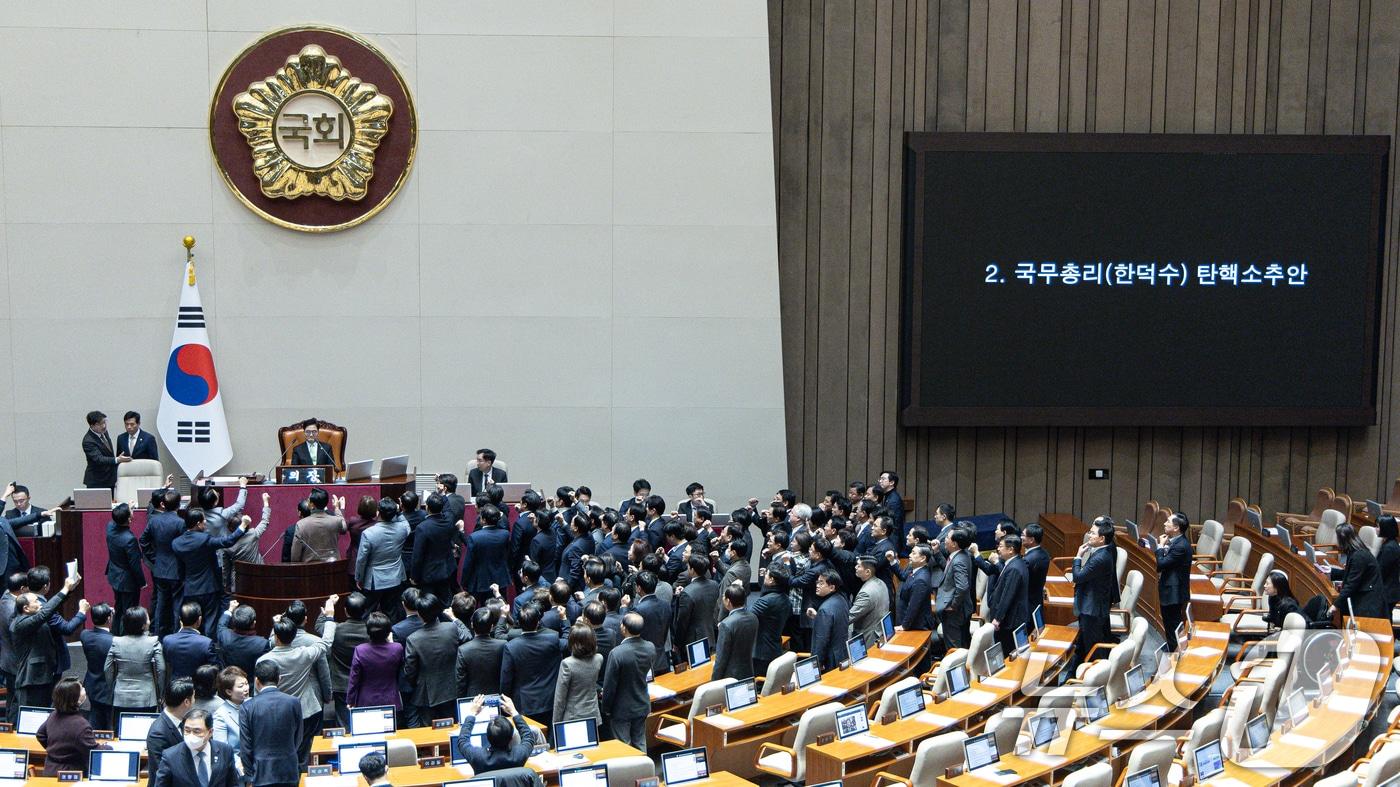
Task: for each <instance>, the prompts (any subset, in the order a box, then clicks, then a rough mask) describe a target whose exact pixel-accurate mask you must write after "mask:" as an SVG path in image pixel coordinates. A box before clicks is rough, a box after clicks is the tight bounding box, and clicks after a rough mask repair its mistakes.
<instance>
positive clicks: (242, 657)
mask: <svg viewBox="0 0 1400 787" xmlns="http://www.w3.org/2000/svg"><path fill="white" fill-rule="evenodd" d="M228 623H229V614H228V613H227V612H222V613H220V614H219V625H218V627H217V628H216V630H215V631H214V635H215V636H216V637H218V638H219V660H220V662H222V663H223V664H224V666H227V667H239V668H241V669H242V670H243V671H244V672H246V673H247V674H249V675H252V674H253V667H255V666H256V665H257V663H258V657H259V656H261V655H262V654H264V653H266V652H267V651H268V650H269V649H270V648H271V647H272V646H271V645H268V644H267V639H266V638H264V637H259V636H257V635H256V634H239V633H238V632H236V631H233V630H232V629H230V628H229V627H228Z"/></svg>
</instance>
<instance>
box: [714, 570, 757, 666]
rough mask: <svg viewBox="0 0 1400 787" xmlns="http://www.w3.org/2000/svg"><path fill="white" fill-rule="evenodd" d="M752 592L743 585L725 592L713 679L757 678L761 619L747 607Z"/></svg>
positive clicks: (733, 586)
mask: <svg viewBox="0 0 1400 787" xmlns="http://www.w3.org/2000/svg"><path fill="white" fill-rule="evenodd" d="M748 597H749V591H748V590H747V589H746V588H744V587H743V586H741V585H730V586H729V587H726V588H725V589H724V596H723V601H722V602H721V603H723V604H724V612H725V616H724V619H723V620H721V621H720V622H719V633H718V635H717V639H716V641H715V662H714V666H713V668H712V669H711V672H710V674H711V675H712V677H711V680H719V679H721V678H733V679H735V680H745V679H747V678H752V677H753V676H754V671H753V662H754V659H753V653H754V644H755V643H756V642H757V641H758V618H757V617H756V616H755V615H754V614H753V612H751V611H750V610H749V608H748V607H747V606H745V604H746V602H747V601H748Z"/></svg>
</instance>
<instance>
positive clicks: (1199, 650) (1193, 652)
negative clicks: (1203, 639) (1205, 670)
mask: <svg viewBox="0 0 1400 787" xmlns="http://www.w3.org/2000/svg"><path fill="white" fill-rule="evenodd" d="M1220 651H1221V649H1220V648H1217V647H1215V646H1214V645H1197V646H1196V647H1194V648H1187V650H1186V655H1187V656H1194V657H1196V658H1198V659H1213V658H1215V657H1216V656H1218V655H1220Z"/></svg>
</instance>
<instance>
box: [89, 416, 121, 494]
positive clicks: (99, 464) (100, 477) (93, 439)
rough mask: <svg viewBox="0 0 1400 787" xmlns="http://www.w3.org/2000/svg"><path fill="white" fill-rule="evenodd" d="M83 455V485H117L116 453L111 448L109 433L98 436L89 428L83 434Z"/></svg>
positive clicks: (110, 486)
mask: <svg viewBox="0 0 1400 787" xmlns="http://www.w3.org/2000/svg"><path fill="white" fill-rule="evenodd" d="M83 456H84V457H86V458H87V469H86V470H84V471H83V486H86V487H94V488H95V487H104V486H105V487H107V488H108V489H111V488H112V487H115V486H116V485H117V453H116V451H114V450H112V443H111V436H110V435H107V434H103V435H102V436H98V434H97V433H96V432H94V431H92V430H91V429H89V430H87V433H86V434H84V435H83Z"/></svg>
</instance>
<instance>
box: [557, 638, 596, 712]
mask: <svg viewBox="0 0 1400 787" xmlns="http://www.w3.org/2000/svg"><path fill="white" fill-rule="evenodd" d="M602 680H603V657H602V656H601V655H600V654H597V653H594V654H593V655H592V656H591V657H589V658H587V659H579V658H575V657H573V656H569V657H567V658H565V659H564V660H563V661H561V662H559V682H558V683H556V684H555V685H554V715H553V716H551V717H550V718H552V719H553V720H554V721H556V722H558V721H572V720H574V719H588V718H592V719H597V720H598V721H599V722H600V723H601V722H602V720H603V715H602V713H600V712H599V710H598V686H599V684H600V683H601V682H602Z"/></svg>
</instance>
